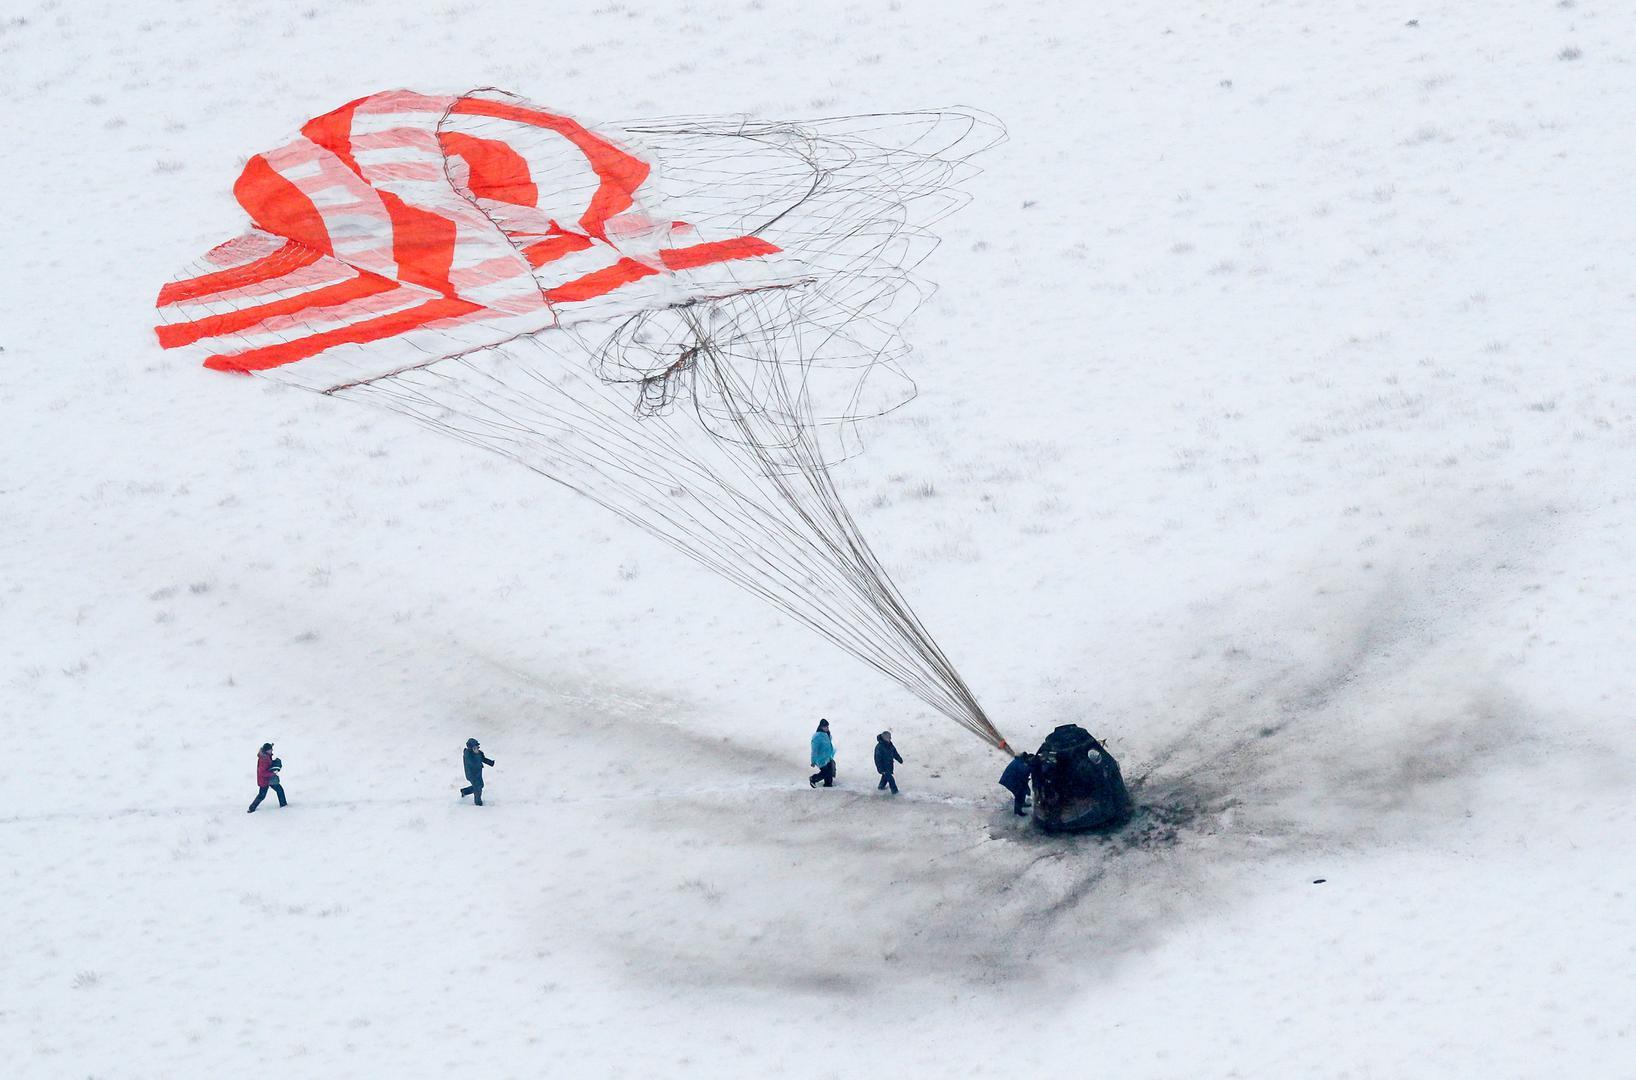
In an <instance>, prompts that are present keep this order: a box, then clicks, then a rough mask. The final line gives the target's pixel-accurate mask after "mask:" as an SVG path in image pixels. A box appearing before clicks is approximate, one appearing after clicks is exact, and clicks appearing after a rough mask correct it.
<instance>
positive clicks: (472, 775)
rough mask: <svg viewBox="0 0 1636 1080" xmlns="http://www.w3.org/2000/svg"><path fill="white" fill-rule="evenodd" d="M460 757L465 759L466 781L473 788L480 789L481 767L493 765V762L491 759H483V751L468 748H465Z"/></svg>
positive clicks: (481, 782)
mask: <svg viewBox="0 0 1636 1080" xmlns="http://www.w3.org/2000/svg"><path fill="white" fill-rule="evenodd" d="M461 756H462V757H463V758H464V759H465V763H466V780H467V781H468V782H470V783H471V784H472V785H473V786H475V787H482V786H483V766H484V765H493V764H494V760H493V759H492V758H486V757H484V756H483V751H481V750H473V749H472V748H471V747H469V746H468V747H466V749H465V751H464V752H463V753H462V755H461Z"/></svg>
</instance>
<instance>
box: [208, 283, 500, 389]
mask: <svg viewBox="0 0 1636 1080" xmlns="http://www.w3.org/2000/svg"><path fill="white" fill-rule="evenodd" d="M480 308H481V305H479V304H474V303H472V302H471V301H469V300H456V299H453V298H451V297H446V296H443V297H438V298H437V299H436V300H433V301H431V302H429V303H425V304H421V305H420V306H419V307H413V308H410V309H409V310H407V311H397V312H393V313H392V314H390V315H381V316H379V317H377V318H374V319H368V320H365V321H364V322H360V323H354V324H352V325H351V326H343V327H340V328H339V329H335V330H329V331H326V332H324V333H322V334H313V335H311V336H309V337H304V338H297V339H295V340H294V341H287V342H283V343H282V344H279V345H267V346H263V347H262V348H259V349H249V350H246V351H245V352H241V353H221V354H218V355H216V356H212V357H210V358H209V359H208V360H206V361H205V362H204V366H205V367H207V368H212V369H214V370H216V371H265V370H267V369H268V368H275V367H278V366H280V365H281V364H293V363H295V361H297V360H305V359H307V358H308V357H309V356H317V355H318V354H319V353H321V352H323V351H324V350H325V349H332V348H334V347H335V346H337V345H362V344H365V343H367V342H371V341H380V340H382V339H384V338H389V337H395V336H396V335H398V334H404V333H408V332H409V331H410V330H416V329H419V328H420V327H422V326H426V325H427V324H429V323H434V322H438V321H440V320H442V319H452V318H455V317H456V316H459V315H467V314H470V313H471V312H473V311H477V310H479V309H480Z"/></svg>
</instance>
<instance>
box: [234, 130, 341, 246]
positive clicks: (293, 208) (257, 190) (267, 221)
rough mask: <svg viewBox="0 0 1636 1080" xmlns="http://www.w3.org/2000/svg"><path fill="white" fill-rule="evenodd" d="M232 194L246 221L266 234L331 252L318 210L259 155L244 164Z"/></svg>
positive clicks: (321, 216)
mask: <svg viewBox="0 0 1636 1080" xmlns="http://www.w3.org/2000/svg"><path fill="white" fill-rule="evenodd" d="M233 194H234V195H235V196H237V197H238V200H239V205H240V206H242V207H244V209H245V210H246V211H247V212H248V213H249V214H250V220H252V221H254V222H255V223H256V224H257V225H259V226H260V227H261V228H262V229H263V230H265V231H266V232H270V233H276V234H277V235H279V236H287V237H289V238H290V239H291V240H294V241H295V242H296V243H298V244H305V245H306V246H307V247H310V248H312V249H313V250H315V251H319V252H322V253H323V254H325V255H329V254H331V253H332V252H333V251H334V249H333V248H332V247H331V246H330V241H329V230H328V229H327V228H325V227H324V218H323V215H322V214H320V213H319V212H318V208H317V207H316V206H314V205H313V204H312V200H311V199H309V198H307V196H306V195H305V194H303V193H302V191H301V189H300V188H298V187H296V186H295V185H294V184H292V183H291V182H290V181H288V180H286V179H285V178H284V177H282V176H280V175H279V173H278V171H277V170H276V169H274V168H273V167H272V165H270V164H268V162H267V159H266V158H265V157H263V156H262V155H260V154H257V155H256V156H255V157H253V158H251V159H250V160H249V162H247V163H246V164H245V166H244V172H242V173H240V174H239V178H238V181H237V182H236V183H235V184H234V185H233Z"/></svg>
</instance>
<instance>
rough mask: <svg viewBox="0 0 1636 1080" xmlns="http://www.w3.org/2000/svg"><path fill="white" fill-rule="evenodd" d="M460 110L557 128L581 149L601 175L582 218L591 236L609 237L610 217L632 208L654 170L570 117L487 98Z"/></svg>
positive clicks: (463, 102) (465, 101) (460, 104)
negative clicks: (638, 191)
mask: <svg viewBox="0 0 1636 1080" xmlns="http://www.w3.org/2000/svg"><path fill="white" fill-rule="evenodd" d="M452 111H454V112H457V113H462V114H465V115H467V116H489V117H493V118H495V119H497V120H511V121H514V122H516V123H519V124H530V125H532V126H534V127H540V128H545V129H547V130H549V131H555V132H556V133H557V134H559V135H561V136H562V137H563V138H565V139H567V140H568V141H569V142H571V143H573V144H574V145H575V146H576V147H578V148H579V152H580V153H582V154H584V155H585V159H586V160H587V161H589V162H590V163H591V168H592V169H593V170H595V172H596V175H597V181H598V186H597V189H596V194H595V195H593V196H592V197H591V205H590V207H589V208H588V209H587V210H586V211H585V214H584V216H583V217H581V218H580V219H579V224H580V227H581V228H582V229H584V230H585V231H586V232H587V233H589V234H590V235H592V236H594V237H596V238H597V239H599V240H606V239H607V238H608V237H607V222H608V219H609V218H611V217H613V216H614V215H615V214H620V213H623V212H624V211H626V210H629V209H630V208H631V206H632V205H634V203H635V201H636V200H635V194H636V189H637V188H639V187H641V186H642V183H643V181H645V180H646V179H647V178H648V174H649V173H650V172H651V171H652V170H651V169H650V168H649V167H648V163H647V162H645V161H643V160H642V159H640V158H635V157H632V156H631V155H629V154H627V153H625V152H624V151H623V150H621V149H619V148H618V147H617V146H615V145H613V144H612V143H610V142H608V141H607V140H605V139H602V138H599V137H598V136H596V135H594V134H592V133H591V132H590V131H589V130H587V129H586V128H585V127H583V126H582V125H580V124H578V123H576V122H575V121H573V120H570V119H568V118H567V117H566V116H556V115H553V114H551V113H546V112H540V111H539V110H538V109H525V108H523V107H521V106H519V105H508V104H506V103H505V102H503V101H489V100H487V99H484V98H461V99H460V100H459V101H457V102H455V105H454V109H453V110H452Z"/></svg>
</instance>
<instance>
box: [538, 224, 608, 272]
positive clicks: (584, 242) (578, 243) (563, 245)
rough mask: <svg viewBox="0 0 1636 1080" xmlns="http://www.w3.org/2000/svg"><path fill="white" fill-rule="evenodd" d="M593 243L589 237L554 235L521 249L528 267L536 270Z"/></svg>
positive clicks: (568, 234)
mask: <svg viewBox="0 0 1636 1080" xmlns="http://www.w3.org/2000/svg"><path fill="white" fill-rule="evenodd" d="M593 242H594V241H592V239H591V238H590V237H589V236H581V235H580V234H579V233H556V234H555V235H552V236H548V237H546V238H545V239H544V240H540V241H537V242H535V243H532V244H529V245H528V246H527V247H525V248H523V249H522V251H523V258H525V259H527V260H528V265H529V266H532V267H534V268H536V269H538V268H539V267H542V266H544V265H545V264H546V263H548V262H555V261H556V260H558V259H560V258H562V257H563V256H564V255H571V254H573V253H574V252H576V251H584V250H585V249H586V248H588V247H590V246H591V244H592V243H593Z"/></svg>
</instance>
